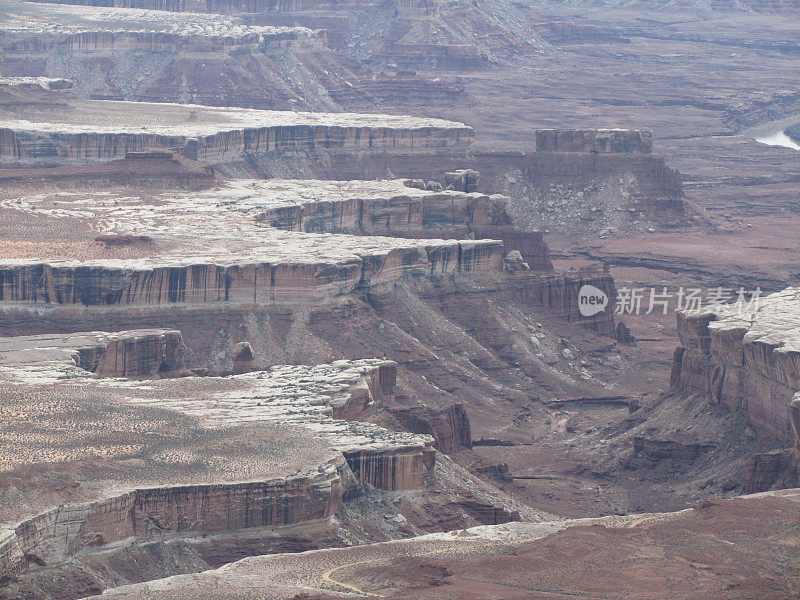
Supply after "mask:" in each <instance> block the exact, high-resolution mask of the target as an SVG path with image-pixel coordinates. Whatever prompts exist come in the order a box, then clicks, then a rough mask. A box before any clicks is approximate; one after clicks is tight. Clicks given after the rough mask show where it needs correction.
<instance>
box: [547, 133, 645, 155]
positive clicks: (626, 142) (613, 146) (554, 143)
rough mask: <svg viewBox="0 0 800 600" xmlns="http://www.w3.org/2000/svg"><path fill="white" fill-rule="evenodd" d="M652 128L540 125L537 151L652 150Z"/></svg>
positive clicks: (638, 152) (629, 151)
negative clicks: (564, 127) (585, 127)
mask: <svg viewBox="0 0 800 600" xmlns="http://www.w3.org/2000/svg"><path fill="white" fill-rule="evenodd" d="M652 149H653V132H652V131H649V130H646V129H640V130H634V129H539V130H537V131H536V151H537V152H596V153H603V154H618V153H622V154H650V152H651V151H652Z"/></svg>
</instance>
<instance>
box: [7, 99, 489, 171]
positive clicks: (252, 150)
mask: <svg viewBox="0 0 800 600" xmlns="http://www.w3.org/2000/svg"><path fill="white" fill-rule="evenodd" d="M4 113H5V114H4ZM25 116H26V118H25V119H21V118H19V115H18V114H15V113H13V112H10V113H8V112H5V111H0V162H2V163H6V164H9V163H10V164H75V163H91V162H106V161H109V160H114V159H119V158H124V157H125V156H126V154H129V153H131V152H141V151H144V150H154V149H156V150H162V149H163V150H168V149H175V148H177V149H180V151H181V152H182V153H183V154H184V155H185V156H187V157H189V158H191V159H193V160H199V161H200V162H204V163H224V162H231V161H243V160H245V159H246V158H252V157H257V156H259V155H266V154H268V153H270V152H277V153H281V152H286V151H290V150H298V151H311V150H322V151H325V152H334V153H335V152H339V153H342V152H344V153H345V154H347V155H348V156H351V157H352V156H353V154H354V153H357V152H360V151H369V152H381V153H388V154H408V153H412V154H414V153H417V154H426V153H431V152H433V151H439V152H443V151H444V152H447V151H463V150H465V149H467V148H468V147H469V145H470V144H471V142H472V137H473V132H472V129H471V128H469V127H467V126H465V125H463V124H461V123H455V122H452V121H444V120H441V119H426V118H417V117H405V116H393V115H366V114H354V113H307V112H306V113H304V112H289V111H268V110H252V109H244V108H209V107H205V106H198V105H190V104H161V103H148V102H136V103H131V102H116V101H102V100H89V101H83V102H82V103H80V104H79V105H78V104H76V103H72V104H70V105H69V106H68V107H64V110H62V111H60V113H59V115H58V118H57V119H56V118H54V115H53V114H51V113H50V112H48V111H40V112H36V111H35V110H31V111H30V112H28V113H27V114H26V115H25Z"/></svg>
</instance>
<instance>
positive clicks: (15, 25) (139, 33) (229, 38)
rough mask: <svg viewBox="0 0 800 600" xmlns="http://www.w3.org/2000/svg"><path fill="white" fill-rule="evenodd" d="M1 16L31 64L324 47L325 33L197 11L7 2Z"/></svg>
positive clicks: (14, 48) (13, 45)
mask: <svg viewBox="0 0 800 600" xmlns="http://www.w3.org/2000/svg"><path fill="white" fill-rule="evenodd" d="M0 16H1V17H2V18H0V22H2V25H0V31H2V42H0V47H1V48H2V49H3V52H4V53H7V54H9V55H23V54H25V55H27V56H28V58H29V60H36V59H37V58H43V59H46V58H47V56H48V53H51V52H70V51H74V50H78V51H81V52H92V51H98V50H113V51H117V52H121V51H130V50H139V51H160V52H164V51H176V52H187V51H191V52H195V53H232V52H259V51H265V50H285V49H287V48H288V47H290V46H293V47H294V46H297V45H306V46H308V45H320V46H321V45H322V44H323V43H324V32H314V31H311V30H310V29H306V28H304V27H269V26H250V25H244V24H242V23H241V21H240V20H239V19H236V18H234V17H222V16H210V15H206V14H197V13H193V14H187V15H182V14H174V13H165V12H162V11H160V10H142V9H137V8H123V9H119V8H108V7H82V6H69V5H56V6H54V5H53V4H39V3H35V2H24V3H20V2H3V3H2V4H0Z"/></svg>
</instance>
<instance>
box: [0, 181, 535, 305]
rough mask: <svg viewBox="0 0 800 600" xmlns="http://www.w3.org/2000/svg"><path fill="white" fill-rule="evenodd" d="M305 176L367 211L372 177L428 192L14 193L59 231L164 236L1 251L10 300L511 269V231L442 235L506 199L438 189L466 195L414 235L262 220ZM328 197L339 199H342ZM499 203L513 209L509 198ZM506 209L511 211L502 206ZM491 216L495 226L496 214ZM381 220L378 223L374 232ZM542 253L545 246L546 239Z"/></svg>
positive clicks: (2, 283)
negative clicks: (12, 253)
mask: <svg viewBox="0 0 800 600" xmlns="http://www.w3.org/2000/svg"><path fill="white" fill-rule="evenodd" d="M304 185H305V186H307V187H308V188H309V189H314V186H315V185H316V188H317V189H318V190H319V193H321V194H325V193H326V190H329V189H331V190H332V189H335V188H336V187H339V189H340V190H342V191H340V194H341V195H342V196H348V195H349V194H352V195H354V196H355V197H356V198H357V199H359V201H358V202H355V203H354V204H352V205H351V206H350V208H352V209H353V210H356V211H357V212H358V213H359V214H362V213H363V212H365V211H362V203H361V201H360V193H361V192H360V190H369V189H370V187H371V186H374V188H375V189H374V190H373V191H372V195H373V196H372V197H373V198H374V197H376V196H377V198H376V199H375V203H378V204H385V205H388V204H391V203H392V200H391V199H392V198H393V197H394V196H393V194H394V191H395V190H397V189H399V190H400V191H403V190H406V189H408V191H409V192H417V193H418V194H419V195H427V194H428V193H426V192H421V191H419V190H412V189H411V188H405V187H404V186H402V184H401V183H398V182H376V183H371V182H350V183H347V184H338V183H335V182H331V183H324V182H281V181H278V182H253V181H246V182H244V183H239V184H229V185H228V186H224V187H222V188H217V189H214V190H210V191H203V192H194V193H178V194H170V193H164V194H155V195H145V196H143V197H134V196H130V195H120V196H117V197H114V198H110V197H109V196H108V195H107V194H86V195H84V196H82V197H81V196H76V195H71V196H59V195H58V194H57V195H54V196H52V197H48V196H37V197H28V198H24V199H23V198H10V199H8V200H6V201H2V206H3V207H4V208H8V209H9V210H11V211H17V212H21V213H24V214H27V215H30V216H31V217H32V218H38V219H42V220H43V221H42V226H43V227H51V228H53V231H54V234H55V235H56V236H63V235H64V230H63V227H62V226H61V225H60V223H68V226H69V227H76V222H77V223H79V225H78V226H77V227H78V229H80V230H81V231H84V232H85V233H83V235H84V236H85V237H89V236H91V237H90V239H92V240H94V239H96V238H97V237H98V234H102V235H101V239H110V236H117V237H119V236H135V237H137V238H142V237H146V238H147V239H150V240H153V243H150V244H146V245H145V246H142V247H141V248H139V247H138V246H136V245H134V246H133V247H131V248H129V249H124V248H122V249H120V252H121V253H123V254H122V256H124V257H125V258H120V259H107V258H103V259H94V260H93V259H91V258H86V259H84V260H65V259H63V258H62V256H63V253H64V250H63V246H57V247H55V248H53V249H52V250H48V247H47V245H46V244H42V245H40V246H38V249H37V253H36V254H35V255H34V256H28V257H26V258H23V257H19V258H10V257H9V258H7V259H5V260H0V302H13V303H44V304H77V305H85V306H96V305H102V306H110V305H112V306H113V305H152V304H175V303H181V304H182V303H188V304H196V303H209V302H233V303H244V304H271V303H286V302H297V301H302V302H316V301H320V300H324V299H328V298H332V297H334V296H337V295H342V294H347V293H350V292H352V291H354V290H356V289H359V288H364V287H369V286H374V285H381V284H385V283H389V282H392V281H395V280H397V279H399V278H401V277H404V276H406V275H410V274H417V275H436V276H453V275H458V274H476V273H493V272H494V273H498V272H501V271H502V255H503V244H502V242H500V241H494V240H491V239H487V240H470V239H466V240H441V239H436V237H435V234H437V233H439V232H440V231H441V232H443V233H445V234H446V235H447V236H452V237H458V234H459V233H460V232H461V231H462V229H461V225H460V224H461V220H460V219H467V218H468V217H467V214H468V213H469V214H472V213H478V212H480V211H472V208H474V207H475V206H476V205H480V203H481V202H488V203H489V204H491V205H493V206H494V205H495V204H496V203H495V201H490V200H489V197H487V196H483V195H480V194H460V195H459V194H458V193H455V192H448V193H446V194H439V195H436V194H433V195H432V196H433V197H434V198H435V199H437V202H441V203H442V204H444V203H445V202H444V201H445V200H446V199H447V198H448V194H450V195H452V196H453V198H454V199H461V200H463V203H464V206H463V210H462V211H461V212H459V213H458V214H454V215H452V216H451V217H450V218H449V220H447V219H445V221H443V222H437V221H436V219H437V218H439V217H435V218H434V217H431V221H430V222H431V223H432V225H431V227H432V228H431V229H430V230H426V229H425V227H424V221H422V220H421V221H420V226H419V227H418V228H417V229H413V228H407V227H404V226H403V225H402V224H400V225H399V226H398V229H399V230H400V231H399V233H401V234H402V233H406V234H407V235H409V237H410V236H412V235H413V234H414V233H417V232H418V233H419V234H421V235H423V236H424V239H403V238H396V237H388V236H387V235H383V236H373V237H368V236H366V235H364V236H358V237H356V236H354V235H346V234H329V233H306V232H305V231H296V232H295V231H291V232H290V231H283V230H280V229H276V228H274V227H270V226H266V225H265V224H262V223H260V222H258V219H262V220H263V219H264V217H263V215H264V214H265V210H273V209H275V208H277V209H282V207H283V206H285V205H286V204H290V201H289V200H288V199H287V196H288V197H292V196H293V192H292V191H291V190H295V191H297V190H300V189H301V188H303V187H304ZM287 189H288V190H289V192H287V191H286V190H287ZM368 195H369V194H368ZM411 196H412V194H409V197H411ZM387 197H388V200H387ZM294 202H297V200H294ZM402 202H406V200H403V201H402ZM321 204H324V205H326V206H328V207H330V206H336V205H335V204H334V203H333V202H331V203H321ZM408 205H409V206H410V205H413V202H408ZM292 206H293V205H292ZM497 206H498V208H497V211H498V212H500V213H502V210H501V208H500V207H501V206H502V204H497ZM417 207H418V208H419V209H420V210H421V211H422V209H423V208H424V207H425V204H424V203H423V202H422V201H420V202H419V203H417ZM315 208H318V207H317V206H316V205H315ZM338 208H339V209H341V210H342V211H343V214H347V213H349V212H350V210H349V209H348V208H347V202H345V201H342V203H340V204H339V205H338ZM423 212H424V211H423ZM334 214H335V213H334ZM442 218H443V219H444V217H442ZM53 219H55V220H53ZM347 219H349V217H344V216H343V217H342V218H341V219H339V221H340V222H341V223H342V226H341V229H342V230H344V231H345V232H347V233H360V230H359V229H358V228H357V227H356V223H357V222H358V219H355V218H354V220H353V221H352V223H353V225H352V226H351V227H352V229H351V228H350V227H348V224H347ZM497 220H499V221H502V220H503V218H502V216H498V217H497ZM287 221H289V222H291V221H292V219H287V218H285V212H283V211H282V210H278V213H277V216H275V217H274V218H273V222H274V223H275V224H277V225H279V226H288V225H287ZM311 221H313V222H315V223H316V225H314V226H311V229H322V230H326V229H334V230H339V228H338V227H336V226H335V222H336V221H335V220H334V219H330V220H326V219H324V218H318V219H316V220H313V219H312V220H311ZM362 222H363V220H362ZM473 222H474V223H476V224H477V223H481V224H484V223H488V218H487V219H484V217H477V216H476V217H474V218H473ZM469 226H470V222H469V221H468V222H467V223H466V227H467V228H468V227H469ZM484 226H485V227H486V229H487V230H488V231H491V226H490V225H489V224H487V225H484ZM378 229H379V227H375V228H373V227H371V226H368V227H367V231H365V232H364V233H367V234H369V233H370V232H373V231H377V230H378ZM394 229H395V227H394V226H393V225H391V226H389V227H388V228H384V229H383V230H382V232H383V233H384V234H388V233H392V234H393V233H394ZM501 229H502V228H501ZM531 235H535V234H531ZM542 244H543V242H542ZM89 249H91V248H89ZM541 253H542V254H544V255H545V256H546V246H543V249H542V250H541ZM106 255H107V254H106ZM7 256H8V254H7Z"/></svg>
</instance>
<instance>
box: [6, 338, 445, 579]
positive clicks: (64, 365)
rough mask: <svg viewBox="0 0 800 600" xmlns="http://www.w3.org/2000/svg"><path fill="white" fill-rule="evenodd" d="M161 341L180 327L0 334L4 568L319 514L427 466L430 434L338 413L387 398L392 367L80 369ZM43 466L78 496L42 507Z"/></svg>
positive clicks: (408, 482)
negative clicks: (350, 493)
mask: <svg viewBox="0 0 800 600" xmlns="http://www.w3.org/2000/svg"><path fill="white" fill-rule="evenodd" d="M159 336H160V339H162V340H164V343H166V340H171V341H172V342H173V344H172V346H170V347H171V348H173V350H174V346H176V345H180V344H181V338H180V335H179V334H178V333H177V332H174V331H161V332H157V331H152V330H146V331H130V332H121V333H118V334H102V333H91V334H83V335H73V336H66V337H63V338H62V339H57V338H56V336H38V337H37V336H29V337H24V338H4V339H3V345H2V347H0V353H2V354H0V356H2V360H1V361H0V385H1V386H2V389H3V394H4V406H3V411H4V413H5V414H4V419H3V422H2V425H0V430H1V431H0V435H2V437H3V439H4V440H5V443H4V447H3V451H2V453H0V469H2V472H3V473H4V478H3V482H2V486H0V488H1V489H0V493H3V494H4V497H7V498H11V500H10V501H9V502H7V503H4V505H3V506H2V508H0V522H3V523H5V526H4V528H2V529H0V573H2V574H3V575H4V577H8V576H13V575H14V574H16V573H18V572H20V571H21V570H24V569H31V568H38V567H39V566H48V567H52V566H58V565H60V564H63V563H64V562H65V561H68V560H70V559H71V558H72V557H73V556H75V555H76V554H78V553H80V552H81V551H82V550H84V549H87V548H99V547H103V546H105V545H107V544H112V543H114V542H118V541H121V540H124V539H126V538H131V537H135V538H138V539H152V538H161V537H164V536H169V535H189V534H192V533H215V532H230V531H236V530H240V529H246V528H253V527H277V526H284V525H290V524H293V523H300V522H304V521H309V520H315V519H324V518H327V517H329V516H330V515H332V514H333V513H334V512H335V511H336V510H338V508H339V507H340V505H341V502H342V497H343V495H344V494H345V492H346V490H347V489H348V488H350V487H352V486H353V485H354V484H355V485H358V484H359V483H360V484H363V485H375V486H376V487H380V488H382V489H387V490H402V489H415V488H419V487H422V476H423V472H424V470H425V469H426V468H428V469H432V468H433V465H434V462H435V456H434V454H433V451H432V448H431V444H432V442H433V440H432V438H430V437H428V436H424V435H416V434H410V433H393V432H390V431H387V430H386V429H383V428H381V427H379V426H377V425H373V424H369V423H364V422H359V421H351V420H344V419H359V418H364V417H365V416H367V415H369V414H370V413H371V412H372V411H374V410H375V409H376V408H377V407H378V406H379V405H382V404H384V403H387V402H390V401H391V400H392V399H393V396H394V389H395V385H396V384H395V377H396V364H395V363H393V362H391V361H382V360H362V361H339V362H336V363H333V364H330V365H316V366H313V367H305V366H286V367H274V368H273V369H270V370H269V371H266V372H254V373H248V374H246V375H238V376H232V377H228V378H200V377H185V378H181V379H179V380H178V379H161V380H151V381H147V382H133V381H130V380H123V379H118V378H115V379H105V378H103V377H100V376H99V375H97V374H91V373H88V372H83V373H82V372H80V369H79V367H78V365H77V364H76V362H81V358H80V356H81V352H82V351H83V350H90V354H92V355H93V356H95V355H97V353H98V351H97V348H102V349H104V350H105V355H108V354H109V351H108V348H111V347H113V346H114V344H115V343H117V342H118V341H123V340H126V341H129V342H130V341H134V340H138V341H139V342H140V345H139V346H138V348H139V349H140V350H141V352H142V353H144V352H147V351H150V352H152V356H151V357H149V359H146V357H144V356H143V355H142V354H140V359H141V360H140V362H143V363H147V364H154V363H156V362H158V361H159V360H160V359H163V358H164V348H163V347H162V346H161V345H158V344H155V345H154V344H151V343H149V342H150V341H151V340H153V339H155V338H158V337H159ZM174 353H175V352H173V354H174ZM101 354H102V351H101ZM176 360H177V359H176ZM89 362H91V363H92V364H91V365H90V366H94V361H93V360H92V361H89ZM98 362H99V365H102V364H103V362H104V361H103V359H102V357H101V358H100V360H99V361H98ZM45 367H46V368H45ZM108 374H113V375H119V374H121V373H119V372H114V371H111V372H109V373H108ZM87 411H89V412H88V413H87ZM85 413H86V414H91V415H92V416H91V417H90V418H89V417H87V418H83V417H81V415H83V414H85ZM120 419H122V420H120ZM143 430H144V431H146V432H147V434H146V435H144V436H143V435H142V431H143ZM76 440H77V441H76ZM43 456H47V458H48V460H47V461H43V460H42V457H43ZM48 463H50V464H54V465H58V468H59V469H60V471H61V472H62V473H63V474H62V476H61V478H62V480H64V479H67V480H69V485H70V487H71V490H72V491H71V492H70V494H69V497H70V498H71V501H72V503H71V504H67V505H61V506H59V507H58V508H48V504H54V503H58V504H62V502H63V496H62V495H61V492H59V491H57V490H56V491H55V493H54V490H52V489H51V487H52V484H51V483H50V482H49V473H50V471H51V467H50V466H49V465H48ZM23 473H24V474H25V480H22V479H21V478H20V477H21V476H22V474H23ZM165 482H169V483H165ZM56 487H58V485H57V486H56ZM34 490H37V491H38V493H33V494H31V492H33V491H34ZM20 491H22V493H19V492H20ZM62 491H63V490H62ZM41 509H45V510H41ZM37 510H39V511H40V512H38V513H36V511H37ZM31 513H36V514H31Z"/></svg>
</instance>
